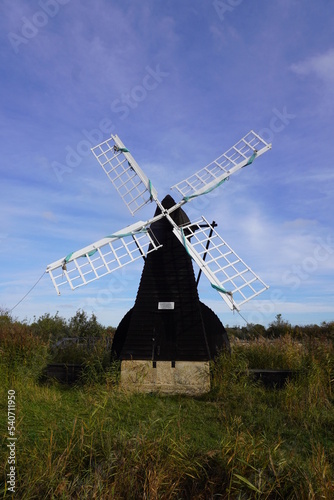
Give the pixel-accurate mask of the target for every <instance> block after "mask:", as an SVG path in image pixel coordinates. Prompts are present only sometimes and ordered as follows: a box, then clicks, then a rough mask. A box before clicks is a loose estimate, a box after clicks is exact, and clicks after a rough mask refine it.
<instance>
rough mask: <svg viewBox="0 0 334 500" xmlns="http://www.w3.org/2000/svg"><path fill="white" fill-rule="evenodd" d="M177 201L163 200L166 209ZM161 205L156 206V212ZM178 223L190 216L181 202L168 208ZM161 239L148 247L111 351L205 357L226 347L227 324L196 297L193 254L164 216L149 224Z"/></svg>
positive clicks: (161, 357) (137, 356)
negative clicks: (133, 297) (134, 293)
mask: <svg viewBox="0 0 334 500" xmlns="http://www.w3.org/2000/svg"><path fill="white" fill-rule="evenodd" d="M174 205H175V201H174V200H173V198H172V197H171V196H169V195H167V196H166V197H165V198H164V200H163V201H162V206H163V207H164V208H165V209H170V208H171V207H173V206H174ZM160 213H161V211H160V209H159V208H157V210H156V212H155V215H158V214H160ZM171 217H172V218H173V220H174V222H175V223H176V224H177V225H178V226H179V227H180V226H182V225H185V224H189V223H190V221H189V219H188V217H187V215H186V213H185V212H184V211H183V210H182V208H178V209H177V210H175V211H174V212H172V213H171ZM150 230H151V232H152V235H153V236H154V237H155V238H156V239H157V240H158V242H159V243H160V244H161V245H162V247H161V248H159V249H158V250H157V251H155V252H151V253H148V255H147V256H146V258H145V264H144V268H143V272H142V276H141V281H140V285H139V289H138V292H137V297H136V301H135V304H134V306H133V308H132V309H130V311H128V313H127V314H126V315H125V316H124V318H123V319H122V321H121V322H120V324H119V326H118V328H117V330H116V333H115V337H114V341H113V348H112V349H113V355H114V357H116V358H118V359H120V360H152V361H153V362H156V361H171V362H173V361H208V360H210V359H213V358H214V357H215V356H216V355H217V353H218V352H219V351H220V350H222V349H229V341H228V337H227V333H226V330H225V328H224V326H223V325H222V323H221V322H220V320H219V318H218V317H217V316H216V314H215V313H214V312H213V311H212V310H211V309H210V308H209V307H207V306H206V305H205V304H203V303H202V302H201V301H200V300H199V296H198V291H197V284H196V280H195V275H194V270H193V266H192V260H191V257H190V256H189V255H188V253H187V250H186V249H185V247H184V245H182V243H180V241H179V240H178V239H177V238H176V237H175V235H174V234H173V228H172V226H171V224H170V222H169V221H168V220H167V219H166V218H162V219H160V220H158V221H156V222H153V223H152V224H151V227H150Z"/></svg>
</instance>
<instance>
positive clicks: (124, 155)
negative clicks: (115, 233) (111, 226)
mask: <svg viewBox="0 0 334 500" xmlns="http://www.w3.org/2000/svg"><path fill="white" fill-rule="evenodd" d="M92 152H93V154H94V156H95V158H96V159H97V161H98V162H99V164H100V165H101V167H102V168H103V170H104V171H105V173H106V174H107V176H108V178H109V180H110V181H111V182H112V184H113V186H114V187H115V189H116V191H117V192H118V194H119V195H120V197H121V198H122V200H123V201H124V203H125V205H126V206H127V207H128V209H129V211H130V212H131V214H132V215H134V214H135V212H137V211H138V210H140V209H141V208H142V207H143V206H144V205H146V204H147V203H150V202H151V201H153V200H156V199H157V191H156V190H155V188H154V187H153V186H152V183H151V181H150V180H149V178H148V177H147V176H146V175H145V174H144V172H143V171H142V170H141V168H140V167H139V165H138V163H137V162H136V160H135V159H134V158H133V156H132V155H131V154H130V152H129V151H128V150H127V149H126V147H125V146H124V144H123V143H122V141H121V140H120V138H119V137H118V136H117V135H112V136H111V138H110V139H107V140H106V141H104V142H101V143H100V144H98V145H97V146H94V147H93V148H92Z"/></svg>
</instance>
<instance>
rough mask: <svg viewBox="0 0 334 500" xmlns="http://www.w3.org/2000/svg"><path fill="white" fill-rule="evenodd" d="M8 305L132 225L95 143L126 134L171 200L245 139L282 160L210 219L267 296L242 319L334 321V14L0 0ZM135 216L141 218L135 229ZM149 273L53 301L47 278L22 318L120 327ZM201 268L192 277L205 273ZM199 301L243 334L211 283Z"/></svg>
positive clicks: (315, 9) (126, 273)
mask: <svg viewBox="0 0 334 500" xmlns="http://www.w3.org/2000/svg"><path fill="white" fill-rule="evenodd" d="M0 9H1V16H0V25H1V48H0V54H1V56H0V57H1V74H2V78H1V93H0V96H1V97H0V99H1V129H2V130H1V132H2V133H1V143H2V144H1V152H2V154H1V160H0V171H1V196H0V204H1V210H0V221H1V225H0V253H1V259H0V280H1V282H0V307H2V308H4V309H9V310H10V309H12V308H13V307H14V306H15V305H16V304H17V303H18V302H19V301H20V300H21V299H22V297H23V296H24V295H25V294H26V293H27V292H28V291H29V290H30V289H31V287H32V286H33V285H34V284H35V283H36V282H37V280H38V279H39V278H40V277H41V276H42V274H43V272H44V271H45V269H46V266H47V265H48V264H50V263H51V262H53V261H55V260H57V259H59V258H61V257H63V256H65V255H68V254H69V253H70V252H72V251H74V250H77V249H80V248H82V247H83V246H86V245H87V244H90V243H92V242H94V241H96V240H98V239H100V238H102V237H104V236H105V235H107V234H110V233H111V232H115V231H117V230H119V229H121V228H123V227H125V226H127V225H128V224H131V223H133V222H135V221H136V219H142V220H144V219H149V218H150V217H151V215H152V214H153V212H154V207H153V206H152V205H150V206H148V207H145V208H144V209H143V210H142V212H140V213H138V214H136V216H135V217H134V218H133V217H132V216H131V214H130V213H129V212H128V211H127V209H126V207H125V206H124V205H123V203H122V201H121V199H119V198H118V195H117V193H116V192H115V191H114V190H113V187H112V185H111V183H110V182H109V181H108V179H107V177H106V176H105V174H104V172H103V171H102V169H101V168H100V166H99V165H98V163H97V162H96V160H95V158H94V156H93V154H92V153H91V152H90V147H93V146H95V145H96V144H97V143H99V142H101V141H102V140H105V139H107V138H108V137H109V136H110V133H117V134H118V135H119V136H120V137H121V139H122V140H123V142H124V143H125V145H126V146H127V147H128V148H129V149H130V151H131V153H132V154H133V156H134V157H135V159H136V160H137V162H138V163H139V165H140V166H141V168H142V169H143V170H144V171H145V172H146V173H147V175H148V176H149V178H150V179H151V180H152V182H153V184H154V186H155V187H156V188H157V190H158V193H159V197H160V199H162V198H163V197H164V195H165V194H167V193H168V192H170V191H169V188H170V186H172V185H173V184H175V183H176V182H178V181H180V180H182V179H184V178H186V177H188V176H189V175H191V174H192V173H194V172H195V171H197V170H199V169H200V168H202V167H203V166H204V165H206V164H207V163H209V162H210V161H212V160H213V159H215V158H216V157H217V156H219V155H220V154H222V153H223V152H224V151H226V150H227V149H229V147H230V146H232V145H233V144H234V143H236V142H237V141H238V140H239V139H240V138H241V137H243V136H244V135H245V134H246V133H247V132H248V131H249V130H251V129H253V130H255V131H256V132H259V133H261V134H262V135H263V137H264V138H265V139H266V140H268V141H270V142H272V145H273V147H272V150H271V151H269V152H267V153H266V154H265V155H263V156H262V157H261V158H259V159H258V160H256V161H255V162H254V163H253V164H252V165H251V166H250V167H247V168H246V169H243V170H242V171H241V172H240V174H236V175H235V176H233V177H231V179H230V181H229V182H228V183H225V184H224V185H223V186H221V187H220V188H219V189H217V190H216V191H214V192H213V193H212V194H211V195H210V196H207V197H201V198H200V199H197V200H194V201H193V202H192V203H189V205H186V206H185V210H186V212H187V213H188V215H189V216H191V217H195V218H197V217H199V216H200V215H201V214H203V215H205V217H207V218H208V219H210V220H215V221H216V222H217V223H218V231H219V233H220V234H221V236H222V237H223V238H224V239H225V240H226V241H227V242H228V243H229V244H230V245H231V246H232V248H233V249H234V250H235V251H236V252H237V253H238V254H239V255H240V256H241V257H242V258H243V259H244V260H245V261H246V262H247V264H249V265H250V266H251V267H252V269H253V270H254V271H255V272H256V273H257V274H259V275H260V276H261V278H262V279H263V280H264V281H265V282H266V283H267V284H268V285H269V286H270V289H269V290H268V291H267V292H265V293H263V294H262V295H260V296H259V297H258V299H254V300H252V301H250V302H249V303H247V304H245V305H244V307H243V309H242V311H241V312H242V314H243V316H244V317H245V318H246V319H247V320H248V321H250V322H253V323H262V324H264V325H267V324H268V323H270V322H271V321H273V320H274V319H275V316H276V315H277V314H279V313H281V314H282V315H283V317H284V319H287V320H289V321H290V322H291V323H293V324H310V323H319V324H320V323H321V322H322V321H333V320H334V301H333V298H334V297H333V296H334V293H333V278H334V230H333V188H334V174H333V158H334V147H333V144H334V137H333V135H334V134H333V132H334V127H333V118H334V35H333V23H332V19H333V15H334V5H333V4H332V3H331V2H328V1H325V0H318V1H317V2H315V1H311V0H303V1H301V0H299V1H298V0H277V1H275V2H267V1H266V0H258V1H257V2H246V0H219V1H218V0H217V1H210V2H203V1H199V0H192V1H183V2H175V1H174V2H172V1H164V2H162V1H153V0H143V1H142V2H135V1H124V0H122V1H119V0H114V1H112V2H111V1H107V0H96V1H95V2H94V3H93V2H88V0H80V1H79V0H44V1H43V0H40V1H34V0H31V1H29V2H26V1H20V0H16V1H15V2H12V1H11V0H3V1H2V2H1V6H0ZM137 216H138V217H137ZM141 270H142V263H141V262H139V261H137V262H136V263H135V264H133V265H132V266H128V267H125V268H123V269H122V270H120V271H117V272H115V273H113V274H112V275H109V276H107V277H105V278H103V279H101V280H98V281H97V282H95V283H92V284H91V285H89V286H87V287H83V288H80V289H78V290H76V291H74V292H71V291H69V292H65V291H64V292H63V294H62V295H61V296H60V297H59V296H57V294H56V292H55V290H54V288H53V285H52V283H51V280H50V278H49V276H48V275H44V276H43V277H42V279H41V280H40V281H39V283H38V284H37V285H36V287H35V288H34V289H33V290H32V291H31V293H30V294H29V295H28V296H27V297H26V298H25V300H23V301H22V302H21V303H20V304H19V305H17V307H15V309H14V310H13V315H14V316H15V317H17V318H19V319H20V320H24V319H26V320H27V321H32V320H33V318H34V316H36V317H39V316H40V315H42V314H44V313H50V314H52V315H53V314H55V313H56V312H57V311H59V314H60V315H61V316H63V317H65V318H68V317H71V316H73V315H74V314H75V312H76V311H77V310H78V309H79V308H80V309H84V310H85V311H87V313H88V314H89V315H90V314H91V312H94V313H95V314H96V315H97V318H98V320H99V321H100V322H101V323H103V324H106V325H113V326H117V324H118V322H119V321H120V319H121V318H122V317H123V315H124V314H125V313H126V312H127V310H128V309H130V308H131V307H132V305H133V303H134V300H135V296H136V292H137V288H138V283H139V279H140V274H141ZM196 272H197V270H196ZM199 292H200V296H201V299H202V300H203V301H204V302H205V303H207V304H208V305H209V306H210V307H211V308H212V309H213V310H214V311H215V312H216V313H217V314H218V315H219V317H220V318H221V320H222V321H223V322H224V323H225V324H229V325H234V324H240V325H243V324H244V321H243V320H242V318H241V317H240V316H239V315H237V314H234V315H233V313H231V312H229V310H228V309H227V307H226V305H225V303H224V302H223V301H222V300H221V299H220V297H219V295H218V294H217V293H216V292H215V291H214V290H212V289H211V287H209V286H208V285H207V284H206V282H205V278H204V279H203V278H202V279H201V284H200V287H199Z"/></svg>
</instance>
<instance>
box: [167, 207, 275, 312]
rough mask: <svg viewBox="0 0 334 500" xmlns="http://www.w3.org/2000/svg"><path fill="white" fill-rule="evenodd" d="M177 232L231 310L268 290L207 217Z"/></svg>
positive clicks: (177, 229)
mask: <svg viewBox="0 0 334 500" xmlns="http://www.w3.org/2000/svg"><path fill="white" fill-rule="evenodd" d="M173 231H174V234H175V235H176V236H177V238H178V239H179V240H180V241H181V242H182V243H183V245H184V246H185V248H186V250H187V252H188V253H189V255H190V256H191V257H192V258H193V260H194V261H195V262H196V263H197V265H198V266H199V268H200V269H201V270H202V272H203V273H204V274H205V275H206V277H207V278H208V280H209V281H210V283H211V286H212V287H213V288H214V289H215V290H217V291H218V293H219V295H220V296H221V297H222V299H224V301H225V302H226V304H227V305H228V306H229V308H230V309H231V310H233V309H237V310H239V308H240V306H241V305H242V304H244V303H245V302H247V301H248V300H250V299H252V298H254V297H256V296H257V295H259V294H260V293H262V292H264V291H265V290H267V289H268V286H267V285H266V284H265V283H264V282H263V281H262V280H261V279H260V278H259V277H258V276H257V275H256V274H255V273H254V272H253V271H252V270H251V268H250V267H249V266H247V264H245V262H244V261H243V260H242V259H241V258H240V257H239V256H238V255H237V254H236V253H235V252H234V250H232V248H231V247H230V246H229V245H228V244H227V243H226V242H225V241H224V240H223V239H222V238H221V236H220V235H219V234H218V233H217V231H216V230H215V228H214V226H213V225H211V224H209V222H208V221H207V220H206V219H205V217H202V219H201V220H199V221H197V222H195V223H190V224H187V225H185V226H182V227H181V228H177V227H175V226H174V229H173ZM208 242H210V245H208Z"/></svg>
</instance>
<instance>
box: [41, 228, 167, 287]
mask: <svg viewBox="0 0 334 500" xmlns="http://www.w3.org/2000/svg"><path fill="white" fill-rule="evenodd" d="M148 225H149V224H148V223H145V222H143V221H139V222H137V223H136V224H132V225H131V226H128V227H126V228H125V229H122V230H120V231H118V232H117V233H114V234H112V235H110V236H106V237H105V238H102V239H101V240H99V241H97V242H95V243H93V244H91V245H89V246H87V247H85V248H82V249H81V250H78V251H76V252H73V253H71V254H69V255H68V256H66V257H63V258H62V259H59V260H57V261H56V262H53V263H52V264H50V265H49V266H48V267H47V269H46V272H47V273H49V275H50V277H51V280H52V282H53V285H54V287H55V289H56V291H57V293H58V295H60V288H61V287H64V286H65V285H68V286H69V287H70V288H71V289H72V290H74V289H76V288H78V287H80V286H83V285H87V284H88V283H91V282H92V281H95V280H97V279H100V278H102V277H103V276H105V275H107V274H109V273H112V272H113V271H116V270H117V269H120V268H121V267H124V266H126V265H127V264H130V263H131V262H134V261H135V260H137V259H140V258H142V257H145V256H146V255H147V254H148V253H150V252H153V251H155V250H158V248H160V247H161V245H160V244H159V242H158V241H157V240H156V238H155V236H154V235H153V234H152V232H151V231H150V229H149V227H148Z"/></svg>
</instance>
